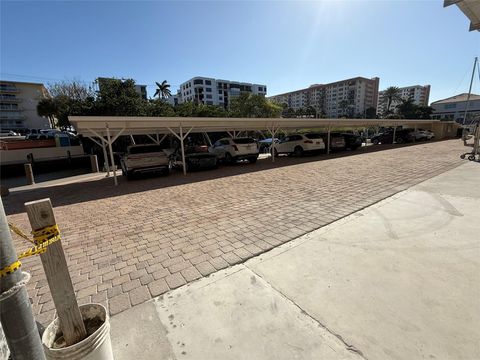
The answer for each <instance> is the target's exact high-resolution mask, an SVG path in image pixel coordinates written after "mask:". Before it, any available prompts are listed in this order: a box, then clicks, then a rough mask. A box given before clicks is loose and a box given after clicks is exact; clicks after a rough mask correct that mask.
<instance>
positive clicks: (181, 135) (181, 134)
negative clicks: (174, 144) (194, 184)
mask: <svg viewBox="0 0 480 360" xmlns="http://www.w3.org/2000/svg"><path fill="white" fill-rule="evenodd" d="M187 135H188V133H187V134H186V135H185V136H187ZM183 140H184V137H183V128H182V127H181V126H180V146H181V149H182V165H183V175H187V164H186V163H185V146H184V144H183Z"/></svg>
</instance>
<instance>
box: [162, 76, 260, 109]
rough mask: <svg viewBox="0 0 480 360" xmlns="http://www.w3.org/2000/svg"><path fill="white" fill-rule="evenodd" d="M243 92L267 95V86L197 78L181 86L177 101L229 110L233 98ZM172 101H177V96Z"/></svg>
mask: <svg viewBox="0 0 480 360" xmlns="http://www.w3.org/2000/svg"><path fill="white" fill-rule="evenodd" d="M243 92H248V93H252V94H255V95H266V94H267V86H266V85H260V84H252V83H244V82H239V81H230V80H220V79H213V78H206V77H200V76H197V77H194V78H192V79H190V80H188V81H185V82H184V83H182V84H180V88H179V89H178V92H177V95H176V101H177V102H178V103H183V102H186V101H193V102H195V103H198V104H205V105H220V106H223V107H224V108H228V105H229V103H230V100H231V99H232V97H235V96H239V95H240V94H241V93H243ZM172 99H174V100H173V101H175V96H174V97H172Z"/></svg>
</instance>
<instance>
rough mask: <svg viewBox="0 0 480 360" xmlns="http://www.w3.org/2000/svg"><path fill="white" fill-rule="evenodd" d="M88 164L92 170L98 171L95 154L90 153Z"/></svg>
mask: <svg viewBox="0 0 480 360" xmlns="http://www.w3.org/2000/svg"><path fill="white" fill-rule="evenodd" d="M90 166H91V167H92V172H94V173H97V172H98V171H99V168H98V159H97V155H90Z"/></svg>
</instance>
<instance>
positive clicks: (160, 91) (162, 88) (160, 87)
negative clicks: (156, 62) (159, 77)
mask: <svg viewBox="0 0 480 360" xmlns="http://www.w3.org/2000/svg"><path fill="white" fill-rule="evenodd" d="M155 84H157V90H156V91H155V94H154V95H153V97H155V96H157V95H158V98H159V99H166V98H168V97H169V96H171V95H172V93H171V92H170V89H169V88H170V84H169V83H167V80H163V81H162V83H161V84H160V83H158V82H156V81H155Z"/></svg>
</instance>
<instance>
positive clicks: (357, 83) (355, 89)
mask: <svg viewBox="0 0 480 360" xmlns="http://www.w3.org/2000/svg"><path fill="white" fill-rule="evenodd" d="M379 83H380V79H379V78H378V77H374V78H372V79H368V78H365V77H355V78H351V79H346V80H340V81H336V82H333V83H329V84H314V85H311V86H310V87H308V88H306V89H300V90H296V91H291V92H288V93H284V94H279V95H275V96H271V97H269V98H268V99H269V100H270V101H273V102H276V103H278V104H282V105H283V104H285V105H286V106H288V107H289V108H292V109H294V110H298V109H302V108H308V107H310V106H311V107H313V108H314V109H315V110H316V111H317V113H318V114H319V115H324V116H326V117H329V118H337V117H343V116H348V117H364V116H365V113H366V110H367V109H368V108H376V107H377V102H378V85H379Z"/></svg>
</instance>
